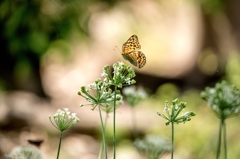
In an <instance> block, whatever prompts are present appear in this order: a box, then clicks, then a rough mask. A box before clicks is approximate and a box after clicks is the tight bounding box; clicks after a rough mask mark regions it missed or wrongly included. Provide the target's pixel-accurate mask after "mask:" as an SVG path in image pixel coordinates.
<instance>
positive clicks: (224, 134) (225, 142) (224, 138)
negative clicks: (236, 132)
mask: <svg viewBox="0 0 240 159" xmlns="http://www.w3.org/2000/svg"><path fill="white" fill-rule="evenodd" d="M222 124H223V142H224V143H223V144H224V159H227V131H226V122H225V120H223V123H222Z"/></svg>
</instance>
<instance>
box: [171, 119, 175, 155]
mask: <svg viewBox="0 0 240 159" xmlns="http://www.w3.org/2000/svg"><path fill="white" fill-rule="evenodd" d="M171 125H172V152H171V159H173V152H174V122H172V124H171Z"/></svg>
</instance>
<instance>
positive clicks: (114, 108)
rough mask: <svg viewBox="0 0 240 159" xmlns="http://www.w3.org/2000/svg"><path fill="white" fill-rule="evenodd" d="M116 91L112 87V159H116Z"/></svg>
mask: <svg viewBox="0 0 240 159" xmlns="http://www.w3.org/2000/svg"><path fill="white" fill-rule="evenodd" d="M116 91H117V86H115V87H114V105H113V159H116Z"/></svg>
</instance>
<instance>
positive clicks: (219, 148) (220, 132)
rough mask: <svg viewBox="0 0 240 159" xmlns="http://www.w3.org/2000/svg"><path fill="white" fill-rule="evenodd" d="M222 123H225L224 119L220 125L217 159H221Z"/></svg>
mask: <svg viewBox="0 0 240 159" xmlns="http://www.w3.org/2000/svg"><path fill="white" fill-rule="evenodd" d="M222 121H223V119H221V120H220V125H219V132H218V145H217V153H216V159H219V156H220V151H221V139H222Z"/></svg>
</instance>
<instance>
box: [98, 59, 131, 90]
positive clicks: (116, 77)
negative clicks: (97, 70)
mask: <svg viewBox="0 0 240 159" xmlns="http://www.w3.org/2000/svg"><path fill="white" fill-rule="evenodd" d="M102 76H103V77H104V82H106V83H108V84H109V85H114V86H117V87H118V88H122V86H123V85H131V84H135V83H136V81H135V80H133V79H132V78H133V77H135V76H136V75H135V72H134V70H133V69H132V68H131V67H130V66H128V65H125V64H124V63H123V62H118V63H115V64H113V75H112V72H111V71H110V67H109V66H108V65H107V66H105V67H104V68H103V73H102Z"/></svg>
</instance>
